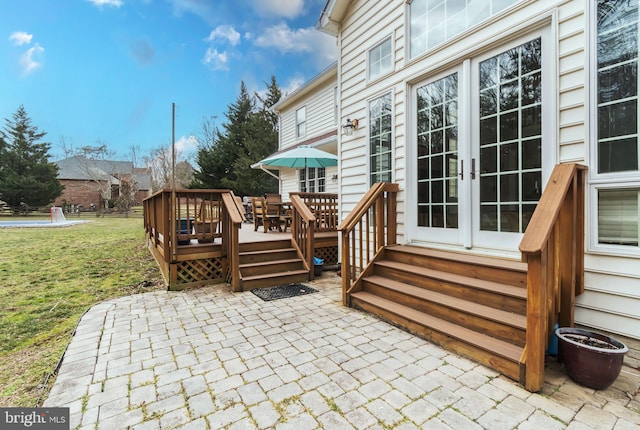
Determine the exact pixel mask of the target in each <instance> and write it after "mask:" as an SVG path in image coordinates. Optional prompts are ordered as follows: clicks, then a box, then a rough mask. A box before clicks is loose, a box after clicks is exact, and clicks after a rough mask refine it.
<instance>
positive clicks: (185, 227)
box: [176, 218, 193, 245]
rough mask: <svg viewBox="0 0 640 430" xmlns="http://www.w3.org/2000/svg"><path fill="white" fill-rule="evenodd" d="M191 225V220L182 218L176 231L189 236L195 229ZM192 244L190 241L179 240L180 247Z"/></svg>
mask: <svg viewBox="0 0 640 430" xmlns="http://www.w3.org/2000/svg"><path fill="white" fill-rule="evenodd" d="M191 224H192V221H191V220H190V219H186V218H182V219H180V220H179V221H178V225H177V229H176V230H177V232H178V233H179V234H189V233H191V231H192V229H193V227H192V225H191ZM190 243H191V240H189V239H182V240H178V245H189V244H190Z"/></svg>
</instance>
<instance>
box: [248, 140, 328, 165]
mask: <svg viewBox="0 0 640 430" xmlns="http://www.w3.org/2000/svg"><path fill="white" fill-rule="evenodd" d="M258 164H264V165H265V166H273V167H290V168H292V169H306V168H307V167H329V166H337V165H338V156H336V155H333V154H331V153H329V152H326V151H321V150H319V149H316V148H312V147H311V146H307V145H300V146H298V147H296V148H293V149H290V150H288V151H283V152H280V153H277V154H273V155H271V156H269V157H267V158H265V159H264V160H262V161H260V162H259V163H258Z"/></svg>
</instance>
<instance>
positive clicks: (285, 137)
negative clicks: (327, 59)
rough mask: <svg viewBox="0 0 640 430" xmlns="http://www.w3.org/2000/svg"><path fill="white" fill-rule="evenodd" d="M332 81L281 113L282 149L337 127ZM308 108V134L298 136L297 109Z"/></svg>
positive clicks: (333, 83)
mask: <svg viewBox="0 0 640 430" xmlns="http://www.w3.org/2000/svg"><path fill="white" fill-rule="evenodd" d="M335 85H336V83H335V82H334V81H331V82H329V83H327V84H326V85H325V86H323V87H322V88H320V89H318V90H317V91H313V92H312V93H310V94H309V95H308V97H301V98H300V99H299V100H298V101H297V102H296V103H292V104H291V105H290V106H288V107H287V109H286V110H283V111H282V112H281V114H280V149H284V148H288V147H290V146H292V145H295V144H298V143H300V142H303V141H305V140H308V139H310V138H313V137H315V136H319V135H322V134H324V133H326V132H328V131H331V130H333V129H335V128H336V126H337V124H336V121H335V119H334V116H335V115H334V95H333V93H334V87H335ZM302 107H305V109H306V115H307V116H306V128H307V130H306V134H305V135H304V136H300V137H296V111H297V110H298V109H300V108H302Z"/></svg>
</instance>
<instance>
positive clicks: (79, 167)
mask: <svg viewBox="0 0 640 430" xmlns="http://www.w3.org/2000/svg"><path fill="white" fill-rule="evenodd" d="M55 163H56V165H57V166H58V179H68V180H81V181H108V180H110V179H111V181H112V182H113V183H119V181H118V179H117V177H116V176H118V175H131V176H132V177H133V179H134V180H135V181H136V183H137V186H138V189H140V190H150V189H151V175H150V174H149V173H148V172H147V170H146V169H136V168H134V167H133V163H132V162H131V161H114V160H91V159H89V158H86V157H84V156H82V155H74V156H73V157H69V158H65V159H63V160H59V161H56V162H55Z"/></svg>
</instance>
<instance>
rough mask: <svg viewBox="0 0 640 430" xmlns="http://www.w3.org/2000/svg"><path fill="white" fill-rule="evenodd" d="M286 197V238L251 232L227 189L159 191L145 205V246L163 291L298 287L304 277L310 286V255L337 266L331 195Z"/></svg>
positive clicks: (260, 230)
mask: <svg viewBox="0 0 640 430" xmlns="http://www.w3.org/2000/svg"><path fill="white" fill-rule="evenodd" d="M290 197H291V204H292V223H291V227H290V229H289V230H287V231H286V232H279V231H277V230H268V231H267V232H265V231H264V227H263V226H260V227H258V229H257V231H255V228H254V225H253V223H249V222H246V221H243V217H242V213H241V210H240V206H239V203H238V201H237V199H236V198H235V196H234V195H233V193H232V192H230V191H229V190H176V191H170V190H162V191H159V192H158V193H156V194H154V195H153V196H151V197H149V198H148V199H146V200H145V201H144V218H145V232H146V237H147V245H148V247H149V250H150V252H151V253H152V255H153V256H154V258H155V259H156V261H157V263H158V265H159V267H160V270H161V272H162V274H163V277H164V279H165V282H166V283H167V286H168V288H169V289H170V290H181V289H185V288H192V287H197V286H202V285H207V284H213V283H224V282H226V283H229V284H231V286H232V288H233V289H234V290H235V291H242V290H244V289H253V288H261V287H266V286H270V285H269V284H270V283H274V282H275V283H274V284H272V285H278V283H283V282H288V281H290V282H298V281H300V280H302V278H305V276H303V274H305V273H306V279H308V280H311V279H313V276H314V275H313V272H314V270H313V269H314V266H313V264H314V263H313V261H314V257H318V258H321V259H323V260H324V261H325V263H326V264H330V265H333V264H337V263H338V259H339V255H338V231H337V229H336V227H337V226H336V225H335V222H334V223H333V224H331V223H327V222H326V220H327V219H335V217H337V212H336V203H335V202H336V201H337V195H335V194H320V193H291V195H290ZM171 226H175V227H174V228H172V227H171ZM269 244H271V245H269ZM270 254H273V255H270ZM285 254H286V255H287V257H286V258H285V257H283V258H282V259H281V260H278V259H276V258H275V257H274V255H285ZM260 256H261V260H260ZM267 262H270V263H267ZM261 277H262V278H263V279H262V280H261ZM243 280H244V281H246V282H243Z"/></svg>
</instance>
